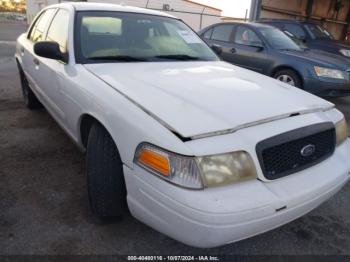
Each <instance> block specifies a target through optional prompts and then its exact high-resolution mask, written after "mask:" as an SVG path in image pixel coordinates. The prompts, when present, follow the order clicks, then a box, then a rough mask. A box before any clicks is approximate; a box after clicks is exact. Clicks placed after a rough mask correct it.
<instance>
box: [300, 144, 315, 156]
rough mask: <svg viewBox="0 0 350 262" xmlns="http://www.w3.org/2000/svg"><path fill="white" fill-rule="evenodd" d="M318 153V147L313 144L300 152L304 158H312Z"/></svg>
mask: <svg viewBox="0 0 350 262" xmlns="http://www.w3.org/2000/svg"><path fill="white" fill-rule="evenodd" d="M315 151H316V146H315V145H313V144H308V145H306V146H304V147H303V148H302V149H301V150H300V154H301V155H302V156H304V157H308V156H312V155H313V154H314V153H315Z"/></svg>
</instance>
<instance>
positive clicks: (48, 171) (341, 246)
mask: <svg viewBox="0 0 350 262" xmlns="http://www.w3.org/2000/svg"><path fill="white" fill-rule="evenodd" d="M23 31H25V26H24V25H23V24H20V23H17V24H12V25H8V24H1V23H0V255H14V254H16V255H34V254H36V255H47V254H51V255H53V254H60V255H67V254H70V255H72V254H75V255H76V254H85V255H89V254H90V255H91V254H94V255H107V254H108V255H110V254H114V255H126V254H128V255H135V254H152V255H160V254H163V255H170V254H171V255H179V254H182V255H183V254H188V255H203V254H206V255H211V254H212V255H214V254H215V255H230V254H239V255H300V254H303V255H332V254H348V255H350V208H349V204H348V203H349V199H350V184H347V185H346V186H345V187H344V188H343V189H342V190H341V192H339V193H338V194H337V195H335V196H334V197H333V198H331V199H330V200H328V201H327V202H325V203H324V204H323V205H321V206H320V207H318V208H317V209H315V210H314V211H312V212H311V213H309V214H307V215H305V216H304V217H302V218H300V219H297V220H295V221H293V222H291V223H289V224H287V225H284V226H282V227H280V228H278V229H275V230H272V231H269V232H267V233H264V234H261V235H259V236H256V237H252V238H249V239H246V240H243V241H240V242H237V243H234V244H230V245H226V246H222V247H219V248H213V249H197V248H192V247H189V246H186V245H184V244H181V243H179V242H177V241H175V240H172V239H170V238H168V237H166V236H164V235H163V234H161V233H158V232H157V231H155V230H153V229H151V228H149V227H148V226H146V225H144V224H142V223H141V222H139V221H137V220H136V219H134V218H133V217H131V216H130V215H127V216H126V217H125V218H124V219H123V220H121V221H119V222H116V223H110V224H106V225H97V224H95V223H94V221H93V219H91V216H90V215H89V211H88V206H87V194H86V181H85V174H84V172H85V170H84V169H85V164H84V155H83V154H82V153H80V151H79V150H78V149H77V148H76V147H75V145H74V144H73V143H72V142H71V140H70V139H69V138H68V137H67V136H66V135H65V133H64V132H63V131H62V130H61V128H60V127H59V126H58V125H57V124H56V123H55V121H54V120H53V119H52V118H51V117H50V115H49V114H48V113H47V112H46V111H45V110H40V111H29V110H27V109H26V108H25V107H24V104H23V102H22V97H21V92H20V84H19V80H18V72H17V69H16V65H15V62H14V59H13V54H14V49H15V46H14V41H15V39H16V37H17V35H19V34H20V33H21V32H23ZM332 102H333V103H335V104H336V106H337V107H338V108H339V109H340V110H341V111H343V112H344V114H345V115H346V117H347V119H348V121H349V123H350V98H339V99H332ZM330 175H331V174H330ZM232 201H234V199H233V200H232ZM208 237H210V236H208Z"/></svg>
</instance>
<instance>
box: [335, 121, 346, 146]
mask: <svg viewBox="0 0 350 262" xmlns="http://www.w3.org/2000/svg"><path fill="white" fill-rule="evenodd" d="M335 132H336V135H337V145H339V144H341V143H342V142H344V141H345V140H346V139H347V137H348V125H347V123H346V120H345V118H343V119H342V120H340V121H339V122H338V123H336V124H335Z"/></svg>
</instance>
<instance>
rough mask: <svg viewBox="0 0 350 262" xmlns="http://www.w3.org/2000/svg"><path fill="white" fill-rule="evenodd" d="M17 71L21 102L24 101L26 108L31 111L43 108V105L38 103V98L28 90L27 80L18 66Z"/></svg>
mask: <svg viewBox="0 0 350 262" xmlns="http://www.w3.org/2000/svg"><path fill="white" fill-rule="evenodd" d="M18 71H19V77H20V80H21V89H22V95H23V100H24V103H25V105H26V107H27V108H29V109H31V110H35V109H40V108H43V105H42V104H41V103H40V101H39V100H38V98H37V97H36V96H35V94H34V93H33V91H32V90H31V89H30V86H29V84H28V80H27V78H26V76H25V75H24V72H23V70H22V68H21V67H20V66H19V65H18Z"/></svg>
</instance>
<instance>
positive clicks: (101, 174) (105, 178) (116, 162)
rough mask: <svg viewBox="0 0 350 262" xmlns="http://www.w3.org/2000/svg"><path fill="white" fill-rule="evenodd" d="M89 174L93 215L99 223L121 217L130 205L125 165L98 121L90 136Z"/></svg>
mask: <svg viewBox="0 0 350 262" xmlns="http://www.w3.org/2000/svg"><path fill="white" fill-rule="evenodd" d="M86 173H87V187H88V196H89V202H90V209H91V212H92V214H93V215H94V217H95V218H97V219H99V220H100V221H99V222H104V221H106V220H108V219H111V218H118V217H119V218H120V217H122V215H123V214H124V211H125V210H126V207H127V204H126V188H125V181H124V175H123V164H122V161H121V159H120V155H119V152H118V149H117V147H116V145H115V143H114V141H113V139H112V137H111V136H110V134H109V133H108V132H107V131H106V129H105V128H104V127H102V126H101V125H100V124H97V123H96V124H93V125H92V127H91V129H90V132H89V136H88V143H87V152H86Z"/></svg>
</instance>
